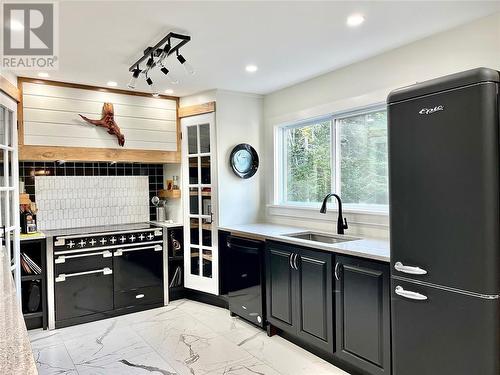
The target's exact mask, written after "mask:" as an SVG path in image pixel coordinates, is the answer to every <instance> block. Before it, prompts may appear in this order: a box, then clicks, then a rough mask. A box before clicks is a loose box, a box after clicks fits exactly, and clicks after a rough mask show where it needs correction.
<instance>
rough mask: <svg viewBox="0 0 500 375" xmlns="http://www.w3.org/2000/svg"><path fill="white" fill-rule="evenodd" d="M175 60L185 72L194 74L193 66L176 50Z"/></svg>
mask: <svg viewBox="0 0 500 375" xmlns="http://www.w3.org/2000/svg"><path fill="white" fill-rule="evenodd" d="M177 60H179V62H180V63H181V64H182V67H183V68H184V70H185V71H186V73H187V74H189V75H193V74H194V68H193V66H192V65H191V64H190V63H189V62H187V60H186V59H185V58H184V56H182V55H181V54H180V53H179V51H177Z"/></svg>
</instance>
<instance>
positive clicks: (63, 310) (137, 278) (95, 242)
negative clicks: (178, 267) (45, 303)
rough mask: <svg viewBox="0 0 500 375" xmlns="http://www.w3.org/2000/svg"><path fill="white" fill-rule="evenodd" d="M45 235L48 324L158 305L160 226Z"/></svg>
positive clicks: (161, 281)
mask: <svg viewBox="0 0 500 375" xmlns="http://www.w3.org/2000/svg"><path fill="white" fill-rule="evenodd" d="M47 234H48V237H49V241H48V259H49V262H50V263H51V267H50V268H49V275H48V279H49V280H50V281H51V282H52V283H53V288H51V286H50V285H49V328H55V327H63V326H67V325H73V324H77V323H82V322H87V321H91V320H97V319H102V318H106V317H109V316H114V315H117V314H123V313H126V312H132V311H138V310H143V309H146V308H151V307H159V306H163V305H164V303H165V301H166V298H165V293H164V288H163V285H164V275H165V272H164V269H163V267H164V264H165V263H166V262H165V261H164V252H163V248H164V241H165V239H164V237H163V229H162V228H159V227H156V226H153V225H150V224H131V225H121V226H105V227H100V228H77V229H74V230H71V229H69V230H61V231H58V233H57V234H55V235H54V236H52V235H51V234H52V233H51V231H48V233H47ZM51 290H52V291H53V296H52V300H51V298H50V297H51V295H50V294H51V292H50V291H51Z"/></svg>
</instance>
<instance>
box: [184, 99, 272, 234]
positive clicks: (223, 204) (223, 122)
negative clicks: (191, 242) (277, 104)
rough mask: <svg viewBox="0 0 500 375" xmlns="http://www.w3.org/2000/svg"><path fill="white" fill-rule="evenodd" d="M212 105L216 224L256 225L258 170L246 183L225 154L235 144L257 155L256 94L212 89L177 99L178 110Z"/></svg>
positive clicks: (259, 109)
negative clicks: (215, 173) (209, 103)
mask: <svg viewBox="0 0 500 375" xmlns="http://www.w3.org/2000/svg"><path fill="white" fill-rule="evenodd" d="M211 101H215V102H216V112H215V118H216V140H217V175H218V187H217V188H218V196H219V202H218V203H219V207H218V211H219V218H218V219H219V220H218V222H219V225H228V224H242V223H251V222H258V221H260V220H261V219H262V215H261V214H262V210H261V208H262V200H261V183H262V181H263V180H262V170H261V169H259V170H258V171H257V173H256V174H255V175H254V176H253V177H252V178H250V179H248V180H243V179H240V178H238V177H236V176H235V175H234V174H233V172H232V170H231V167H230V165H229V155H230V154H231V150H232V149H233V147H234V146H236V145H237V144H239V143H249V144H250V145H252V146H253V147H254V148H255V150H256V151H257V153H258V154H259V155H260V154H261V135H262V132H261V130H262V111H263V103H262V97H261V96H260V95H253V94H244V93H238V92H232V91H223V90H212V91H207V92H203V93H200V94H196V95H192V96H188V97H184V98H181V100H180V103H179V105H180V107H185V106H189V105H195V104H201V103H206V102H211Z"/></svg>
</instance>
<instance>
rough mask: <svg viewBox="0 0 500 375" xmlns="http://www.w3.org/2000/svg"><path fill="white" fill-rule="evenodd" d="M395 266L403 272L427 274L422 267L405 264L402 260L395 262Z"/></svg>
mask: <svg viewBox="0 0 500 375" xmlns="http://www.w3.org/2000/svg"><path fill="white" fill-rule="evenodd" d="M394 268H395V269H396V271H399V272H403V273H409V274H412V275H425V274H427V271H426V270H424V269H422V268H420V267H413V266H405V265H404V264H403V263H401V262H396V263H395V264H394Z"/></svg>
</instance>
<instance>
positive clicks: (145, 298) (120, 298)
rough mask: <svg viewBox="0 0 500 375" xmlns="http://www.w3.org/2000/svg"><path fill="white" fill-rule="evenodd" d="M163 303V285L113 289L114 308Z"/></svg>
mask: <svg viewBox="0 0 500 375" xmlns="http://www.w3.org/2000/svg"><path fill="white" fill-rule="evenodd" d="M153 303H163V285H157V286H148V287H144V288H137V289H130V290H124V291H118V292H117V291H115V309H119V308H123V307H132V306H140V305H150V304H153Z"/></svg>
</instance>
